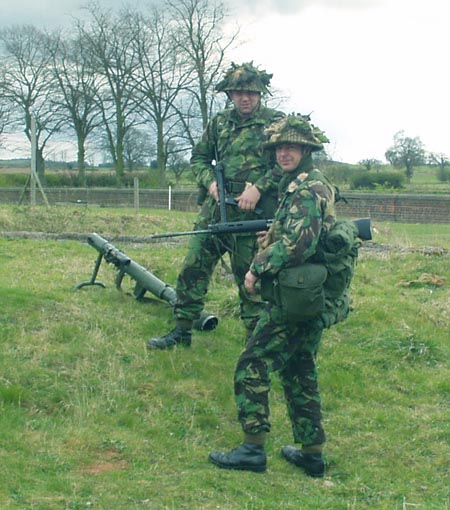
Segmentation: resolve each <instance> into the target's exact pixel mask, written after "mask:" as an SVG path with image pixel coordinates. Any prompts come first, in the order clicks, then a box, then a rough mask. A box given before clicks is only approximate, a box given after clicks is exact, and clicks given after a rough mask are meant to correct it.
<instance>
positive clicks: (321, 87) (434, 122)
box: [0, 0, 450, 162]
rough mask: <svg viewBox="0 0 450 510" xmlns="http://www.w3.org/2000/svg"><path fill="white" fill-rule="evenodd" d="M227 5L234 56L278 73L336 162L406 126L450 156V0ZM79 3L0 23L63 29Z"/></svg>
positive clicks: (22, 10)
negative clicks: (235, 33) (234, 27)
mask: <svg viewBox="0 0 450 510" xmlns="http://www.w3.org/2000/svg"><path fill="white" fill-rule="evenodd" d="M142 1H144V0H142ZM225 2H226V4H227V5H229V6H230V8H231V10H232V12H233V14H234V17H233V21H234V22H236V23H238V24H239V25H240V26H241V27H242V28H241V38H242V39H244V40H245V41H246V44H244V45H242V46H241V47H239V48H238V49H236V50H234V52H233V53H232V54H231V55H230V57H231V59H232V60H234V61H235V62H245V61H251V60H253V61H254V63H255V64H257V65H259V66H260V67H261V68H264V69H266V70H267V72H270V73H273V74H274V77H273V80H272V85H273V89H274V90H277V91H281V92H282V93H283V95H285V96H288V101H287V103H286V108H285V109H286V111H300V112H302V113H310V112H312V116H313V120H314V122H315V123H316V124H317V125H319V126H320V127H321V128H323V129H324V130H325V131H326V132H327V134H328V136H329V137H330V138H331V140H332V143H331V144H330V152H332V155H333V156H335V157H336V158H340V159H342V160H345V161H348V162H357V161H358V160H360V159H362V158H366V157H375V158H378V159H383V157H384V152H385V150H386V149H387V148H388V147H389V146H390V145H391V144H392V141H393V136H394V134H395V133H396V132H398V131H400V130H404V131H405V133H406V135H407V136H411V137H415V136H419V137H420V138H421V140H422V141H423V142H424V144H425V146H426V148H427V149H428V150H430V151H434V152H443V153H446V154H448V155H450V138H449V136H448V131H449V130H448V127H447V119H448V118H450V101H449V100H448V81H449V76H448V70H447V69H448V55H447V53H448V48H449V47H450V31H449V30H448V26H447V25H448V19H449V17H450V16H449V14H450V4H448V3H447V0H428V1H427V2H426V3H425V2H423V0H225ZM128 3H133V2H128ZM82 4H83V1H82V0H59V2H58V3H56V4H54V2H53V1H52V0H40V1H39V2H37V1H36V0H30V1H26V0H16V1H15V2H3V3H2V6H1V13H0V14H1V16H0V25H3V26H4V25H6V24H11V23H12V22H13V20H14V22H15V23H20V24H21V23H28V22H34V23H35V24H37V25H42V24H44V25H45V24H46V23H50V22H51V23H57V22H58V21H59V22H60V24H62V23H63V21H64V20H67V21H66V22H69V20H70V18H69V17H68V14H71V15H73V16H75V17H77V16H78V15H79V14H80V12H81V11H79V10H78V7H79V6H80V5H82ZM101 4H102V5H104V6H108V7H111V8H119V7H120V6H122V5H124V3H123V2H122V1H121V0H102V2H101ZM135 5H140V4H139V2H138V1H136V2H135Z"/></svg>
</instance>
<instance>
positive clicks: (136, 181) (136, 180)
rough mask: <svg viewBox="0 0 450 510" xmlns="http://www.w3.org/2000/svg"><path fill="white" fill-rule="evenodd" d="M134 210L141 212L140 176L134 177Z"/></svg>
mask: <svg viewBox="0 0 450 510" xmlns="http://www.w3.org/2000/svg"><path fill="white" fill-rule="evenodd" d="M133 182H134V212H135V213H138V212H139V178H138V177H135V178H134V181H133Z"/></svg>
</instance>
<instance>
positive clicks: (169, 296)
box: [76, 233, 219, 331]
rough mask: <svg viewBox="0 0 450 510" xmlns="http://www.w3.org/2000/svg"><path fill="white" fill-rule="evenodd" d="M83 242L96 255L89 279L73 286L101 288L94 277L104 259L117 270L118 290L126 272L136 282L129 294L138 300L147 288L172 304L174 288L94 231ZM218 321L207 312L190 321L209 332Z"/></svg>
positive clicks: (175, 295) (175, 298)
mask: <svg viewBox="0 0 450 510" xmlns="http://www.w3.org/2000/svg"><path fill="white" fill-rule="evenodd" d="M87 242H88V244H89V245H90V246H92V247H93V248H95V249H96V250H97V251H98V257H97V260H96V262H95V267H94V271H93V273H92V276H91V279H90V280H89V281H87V282H82V283H80V284H79V285H77V286H76V289H81V288H82V287H86V286H91V285H98V286H100V287H105V285H104V284H103V283H102V282H99V281H97V280H96V278H97V274H98V271H99V269H100V265H101V262H102V260H103V259H104V260H106V262H107V263H109V264H112V265H113V266H115V268H116V269H117V273H116V280H115V284H116V288H117V289H118V290H122V289H121V285H122V280H123V278H124V276H125V275H128V276H129V277H130V278H131V279H132V280H134V281H135V282H136V285H135V287H134V290H133V296H134V297H135V298H136V299H138V300H142V299H143V297H144V294H145V293H146V292H147V291H149V292H151V293H152V294H153V295H154V296H156V297H157V298H159V299H162V300H163V301H166V302H167V303H169V305H171V306H172V307H173V306H175V303H176V301H177V294H176V291H175V289H173V288H172V287H171V286H170V285H168V284H167V283H165V282H163V281H162V280H160V279H159V278H158V277H157V276H155V275H154V274H153V273H151V272H150V271H148V270H147V269H145V267H142V266H141V265H139V264H138V263H137V262H135V261H134V260H132V259H131V258H130V257H128V255H126V254H125V253H123V252H122V251H120V250H119V249H118V248H116V247H115V246H113V245H112V244H111V243H109V242H108V241H107V240H106V239H104V238H103V237H101V236H100V235H98V234H96V233H92V234H90V235H89V236H88V238H87ZM218 322H219V320H218V319H217V317H215V316H214V315H212V314H211V313H209V312H207V311H203V312H202V313H201V315H200V317H199V319H197V320H196V321H195V322H194V327H195V328H196V329H199V330H203V331H210V330H213V329H215V328H216V327H217V324H218Z"/></svg>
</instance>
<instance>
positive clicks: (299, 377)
mask: <svg viewBox="0 0 450 510" xmlns="http://www.w3.org/2000/svg"><path fill="white" fill-rule="evenodd" d="M267 132H268V133H267V134H268V136H269V138H268V142H267V143H266V147H267V148H268V149H270V150H275V154H276V159H277V164H278V166H279V167H280V168H281V169H282V170H283V172H284V175H283V177H282V179H281V181H280V186H279V191H280V193H279V196H280V201H279V206H278V209H277V212H276V214H275V217H274V221H273V224H272V226H271V228H270V230H269V231H268V232H267V233H266V234H265V235H264V234H261V236H260V240H259V242H260V249H259V251H258V253H257V255H256V256H255V257H254V260H253V262H252V264H251V266H250V270H249V271H248V272H247V274H246V277H245V286H246V289H247V291H248V292H250V293H252V292H255V286H256V284H257V283H260V284H261V293H262V295H263V297H264V298H265V299H266V300H267V301H268V305H267V307H266V308H265V309H264V311H263V312H262V313H261V315H260V319H259V321H258V323H257V325H256V328H255V330H254V332H253V335H252V336H251V338H250V340H249V342H248V343H247V345H246V347H245V349H244V351H243V352H242V353H241V355H240V357H239V360H238V362H237V366H236V369H235V374H234V391H235V397H236V404H237V409H238V418H239V421H240V423H241V426H242V429H243V432H244V441H243V443H242V444H241V445H240V446H238V447H237V448H235V449H234V450H232V451H230V452H227V453H223V452H213V453H211V454H210V456H209V459H210V461H211V462H212V463H213V464H215V465H217V466H219V467H221V468H223V469H239V470H249V471H255V472H262V471H265V469H266V455H265V451H264V442H265V437H266V434H267V432H269V431H270V428H271V425H270V421H269V391H270V373H271V372H272V371H277V372H278V373H279V376H280V380H281V383H282V386H283V390H284V394H285V398H286V402H287V408H288V414H289V418H290V421H291V425H292V432H293V436H294V442H295V443H298V444H299V445H300V448H299V449H297V448H295V447H293V446H285V447H284V448H283V449H282V455H283V456H284V457H285V459H286V460H287V461H288V462H291V463H293V464H295V465H296V466H298V467H300V468H302V469H303V470H304V471H305V472H306V473H307V474H308V475H310V476H313V477H321V476H323V475H324V472H325V467H324V461H323V457H322V448H323V445H324V443H325V431H324V429H323V424H322V412H321V402H320V394H319V386H318V380H317V370H316V356H317V352H318V349H319V344H320V340H321V337H322V332H323V329H324V327H329V326H330V325H331V324H332V323H335V322H337V321H339V320H342V319H343V318H345V316H346V315H347V313H348V299H342V298H343V297H346V296H347V290H348V284H349V281H350V279H351V276H350V278H348V277H344V278H338V280H339V282H338V283H337V285H336V281H335V282H334V285H332V286H331V288H332V291H333V292H334V295H335V296H337V297H339V299H340V301H339V300H338V299H337V297H336V299H334V298H333V292H331V293H329V294H327V292H326V281H327V278H328V277H329V274H328V270H327V266H326V260H325V258H326V255H327V253H328V251H327V250H328V248H327V246H326V243H325V242H324V240H325V239H326V238H327V235H328V233H329V232H330V231H331V230H332V228H333V226H334V225H335V224H336V216H335V202H336V198H337V189H336V188H335V187H334V186H333V185H332V184H331V183H330V182H329V181H328V179H327V178H326V177H325V176H324V175H323V174H322V173H321V172H320V171H319V170H318V169H316V168H314V165H313V160H312V152H313V151H318V150H321V149H323V143H324V142H328V139H327V138H326V136H325V135H324V133H323V132H322V131H321V130H319V129H318V128H316V127H314V126H313V125H312V124H311V122H310V119H309V117H304V116H301V115H289V116H288V117H285V118H284V119H282V120H280V121H278V122H276V123H274V124H272V125H271V126H269V128H267ZM346 223H348V224H349V225H351V222H346ZM352 228H354V227H353V226H352V227H350V230H352ZM355 231H356V228H355ZM354 233H355V232H353V233H352V232H350V237H351V241H350V244H351V245H352V246H351V249H352V250H353V251H354V250H355V249H356V248H355V247H354V246H353V244H354V243H353V241H354V240H355V239H356V234H355V235H353V234H354ZM350 265H351V264H350ZM351 269H352V268H351ZM344 281H345V283H344V284H343V285H341V283H342V282H344ZM339 286H341V288H339V289H337V287H339ZM331 298H332V299H331ZM338 301H339V306H338V309H335V308H334V306H333V303H334V302H336V303H337V302H338Z"/></svg>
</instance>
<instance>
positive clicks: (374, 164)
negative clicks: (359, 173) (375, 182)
mask: <svg viewBox="0 0 450 510" xmlns="http://www.w3.org/2000/svg"><path fill="white" fill-rule="evenodd" d="M359 164H360V165H361V166H363V167H364V168H365V169H366V170H367V171H368V172H370V171H371V170H372V169H373V168H374V169H375V170H377V171H378V170H379V169H380V167H381V165H382V162H381V161H380V160H379V159H375V158H367V159H361V161H359Z"/></svg>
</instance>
